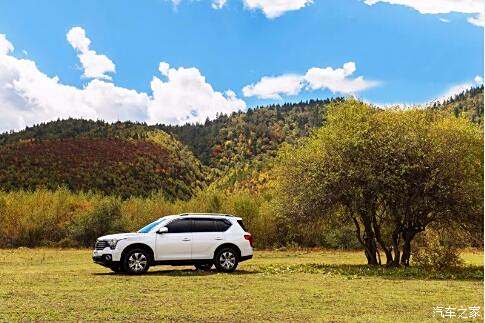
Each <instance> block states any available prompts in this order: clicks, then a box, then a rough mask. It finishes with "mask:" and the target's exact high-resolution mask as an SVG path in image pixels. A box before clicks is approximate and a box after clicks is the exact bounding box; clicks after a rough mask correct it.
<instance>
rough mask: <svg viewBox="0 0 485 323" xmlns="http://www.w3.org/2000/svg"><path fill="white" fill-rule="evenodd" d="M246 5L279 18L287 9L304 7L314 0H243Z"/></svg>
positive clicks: (270, 17) (268, 16) (271, 16)
mask: <svg viewBox="0 0 485 323" xmlns="http://www.w3.org/2000/svg"><path fill="white" fill-rule="evenodd" d="M243 1H244V5H245V6H246V7H247V8H249V9H251V10H255V9H260V10H262V11H263V13H264V15H265V16H266V17H267V18H269V19H273V18H277V17H279V16H281V15H283V14H284V13H286V12H287V11H294V10H299V9H302V8H303V7H305V6H307V5H310V4H312V3H313V0H243Z"/></svg>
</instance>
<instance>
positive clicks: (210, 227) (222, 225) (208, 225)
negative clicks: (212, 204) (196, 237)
mask: <svg viewBox="0 0 485 323" xmlns="http://www.w3.org/2000/svg"><path fill="white" fill-rule="evenodd" d="M193 221H194V222H193V232H224V231H226V230H227V229H229V227H230V226H231V223H229V221H226V220H223V219H221V220H219V219H193Z"/></svg>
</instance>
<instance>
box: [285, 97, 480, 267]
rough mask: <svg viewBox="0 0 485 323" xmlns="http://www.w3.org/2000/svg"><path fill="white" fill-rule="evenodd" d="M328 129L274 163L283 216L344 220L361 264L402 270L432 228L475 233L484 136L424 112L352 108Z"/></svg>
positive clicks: (340, 107)
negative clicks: (451, 226) (468, 227)
mask: <svg viewBox="0 0 485 323" xmlns="http://www.w3.org/2000/svg"><path fill="white" fill-rule="evenodd" d="M326 119H327V124H326V126H325V127H322V128H321V129H319V130H317V131H316V132H315V133H314V134H313V135H312V136H310V137H309V138H307V139H304V140H302V141H301V142H300V144H299V145H298V146H296V147H295V146H293V147H290V146H288V147H286V148H285V149H283V150H282V152H281V154H280V163H279V167H278V168H277V169H278V183H279V185H278V194H277V196H278V198H279V202H280V206H281V212H283V213H285V214H286V215H287V216H289V217H290V218H292V219H295V220H308V219H311V218H315V217H323V218H328V217H332V216H335V215H336V214H344V217H343V219H342V220H343V221H350V222H351V223H353V224H354V225H355V230H356V234H357V238H358V240H359V241H360V243H361V244H362V246H363V248H364V250H365V255H366V257H367V260H368V263H369V264H373V265H375V264H379V263H380V254H379V252H378V250H382V251H383V252H384V254H385V256H386V260H387V264H388V265H399V264H404V265H409V260H410V255H411V241H412V240H413V238H414V237H415V236H416V234H418V233H419V232H422V231H423V230H424V229H425V228H426V227H427V226H428V225H429V224H432V223H442V224H444V223H450V222H457V223H463V222H466V223H468V224H472V225H474V226H481V227H483V220H481V219H482V216H481V214H482V213H481V212H482V210H483V201H482V196H483V180H482V178H483V170H482V169H483V159H482V156H483V136H482V133H481V131H480V129H479V128H478V127H477V126H475V125H473V124H471V123H470V122H468V121H467V120H465V119H462V118H456V117H453V116H449V115H445V114H444V113H440V112H437V111H432V110H426V109H407V110H399V109H388V110H379V109H376V108H373V107H370V106H368V105H366V104H364V103H361V102H358V101H356V100H353V99H350V100H347V101H345V102H343V103H340V104H336V105H334V106H333V107H331V108H330V109H329V111H328V113H327V115H326Z"/></svg>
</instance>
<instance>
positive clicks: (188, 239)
mask: <svg viewBox="0 0 485 323" xmlns="http://www.w3.org/2000/svg"><path fill="white" fill-rule="evenodd" d="M182 241H190V238H183V239H182Z"/></svg>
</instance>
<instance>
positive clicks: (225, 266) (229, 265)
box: [214, 247, 238, 273]
mask: <svg viewBox="0 0 485 323" xmlns="http://www.w3.org/2000/svg"><path fill="white" fill-rule="evenodd" d="M214 264H215V265H216V268H217V270H219V271H222V272H225V273H231V272H233V271H234V270H236V267H237V264H238V253H237V252H236V251H235V250H234V249H233V248H231V247H227V248H222V249H220V250H218V251H217V252H216V254H215V257H214Z"/></svg>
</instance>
